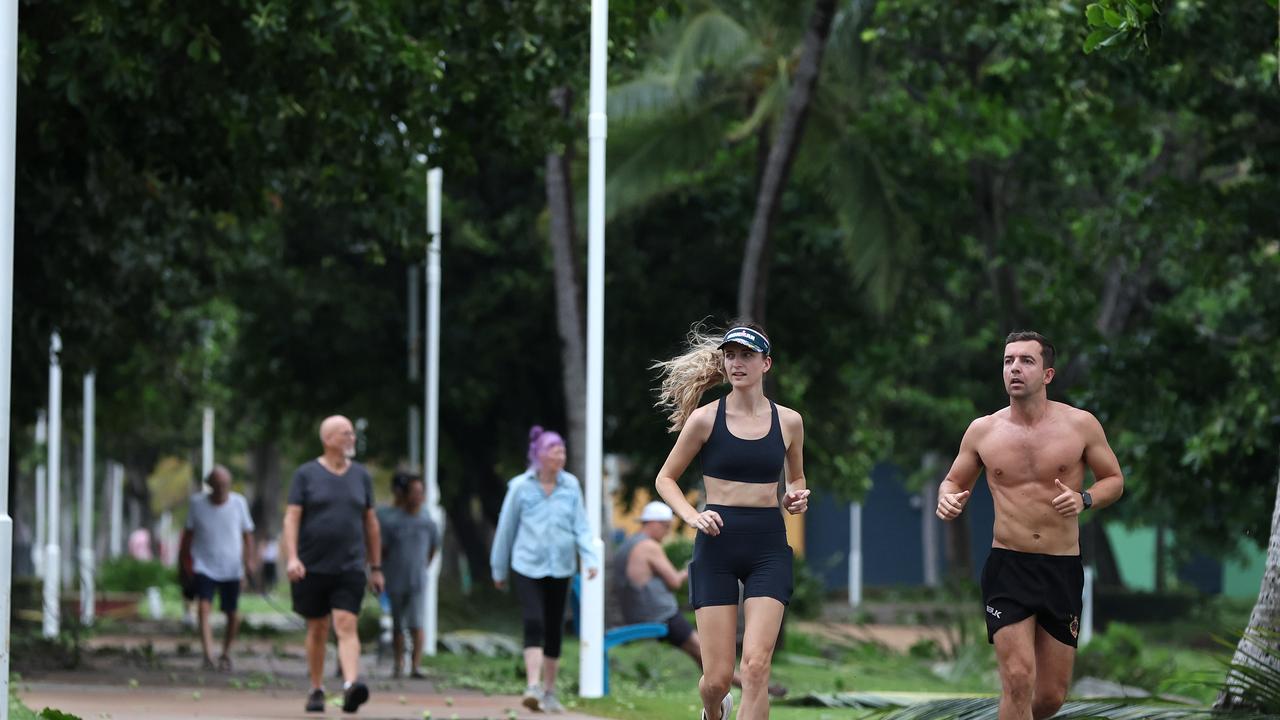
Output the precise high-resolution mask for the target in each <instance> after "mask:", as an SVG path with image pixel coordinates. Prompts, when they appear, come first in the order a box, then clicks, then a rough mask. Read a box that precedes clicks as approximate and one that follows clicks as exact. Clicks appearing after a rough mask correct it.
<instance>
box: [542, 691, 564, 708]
mask: <svg viewBox="0 0 1280 720" xmlns="http://www.w3.org/2000/svg"><path fill="white" fill-rule="evenodd" d="M542 712H545V713H562V712H564V705H561V704H560V700H559V699H558V698H556V694H555V693H553V692H549V693H546V694H544V695H543V696H542Z"/></svg>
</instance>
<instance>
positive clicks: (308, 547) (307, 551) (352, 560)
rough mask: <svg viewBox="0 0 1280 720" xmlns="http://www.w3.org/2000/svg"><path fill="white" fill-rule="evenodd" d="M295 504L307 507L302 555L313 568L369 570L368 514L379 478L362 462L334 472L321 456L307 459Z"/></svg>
mask: <svg viewBox="0 0 1280 720" xmlns="http://www.w3.org/2000/svg"><path fill="white" fill-rule="evenodd" d="M289 504H290V505H300V506H302V521H301V523H300V525H299V527H298V559H299V560H301V561H302V564H303V566H305V567H306V568H307V572H308V573H321V574H336V573H342V572H350V571H355V572H364V563H365V554H364V513H365V510H368V509H369V508H371V507H373V479H372V478H370V477H369V471H368V470H366V469H365V468H364V466H363V465H361V464H360V463H357V462H353V463H351V467H349V468H347V471H346V472H345V473H343V474H342V475H334V474H333V473H331V472H329V470H328V469H326V468H325V466H323V465H321V464H320V462H319V461H318V460H312V461H310V462H307V463H303V465H302V466H301V467H299V468H298V471H297V472H295V473H294V474H293V483H292V484H290V485H289Z"/></svg>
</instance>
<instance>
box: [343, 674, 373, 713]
mask: <svg viewBox="0 0 1280 720" xmlns="http://www.w3.org/2000/svg"><path fill="white" fill-rule="evenodd" d="M368 699H369V687H368V686H367V685H365V684H364V683H362V682H360V681H359V680H357V681H355V682H353V683H351V687H349V688H347V689H346V690H345V691H343V693H342V712H349V713H353V712H355V711H356V710H359V709H360V706H361V705H363V704H364V703H365V701H366V700H368Z"/></svg>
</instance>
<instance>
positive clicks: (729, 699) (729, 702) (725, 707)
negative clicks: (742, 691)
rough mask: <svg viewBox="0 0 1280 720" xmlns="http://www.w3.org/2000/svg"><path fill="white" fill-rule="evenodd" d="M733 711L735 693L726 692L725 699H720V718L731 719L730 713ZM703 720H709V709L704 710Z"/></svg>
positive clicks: (723, 719) (722, 719) (721, 719)
mask: <svg viewBox="0 0 1280 720" xmlns="http://www.w3.org/2000/svg"><path fill="white" fill-rule="evenodd" d="M732 712H733V693H725V696H724V699H723V700H721V701H720V720H729V714H730V713H732ZM702 720H707V711H706V710H705V709H704V710H703V711H702Z"/></svg>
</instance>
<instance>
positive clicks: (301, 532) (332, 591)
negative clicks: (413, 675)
mask: <svg viewBox="0 0 1280 720" xmlns="http://www.w3.org/2000/svg"><path fill="white" fill-rule="evenodd" d="M320 441H321V443H323V445H324V454H323V455H321V456H320V457H318V458H316V459H315V460H311V461H309V462H306V463H304V464H303V465H302V466H301V467H299V468H298V470H297V472H295V473H294V475H293V483H292V484H291V485H290V487H289V501H288V505H287V506H286V508H285V513H284V529H283V532H282V533H281V540H280V546H281V554H282V555H283V556H284V557H285V573H286V574H287V575H288V577H289V582H290V583H292V594H293V610H294V612H296V613H298V614H299V615H301V616H302V617H303V618H305V619H306V621H307V640H306V648H307V670H308V671H309V673H310V676H311V693H310V694H309V695H308V696H307V705H306V709H307V712H324V685H323V680H322V678H321V676H322V674H323V672H324V654H325V643H326V640H327V639H328V635H329V625H330V623H332V625H333V630H334V633H335V634H336V635H337V636H338V663H339V665H340V667H341V669H342V678H343V685H342V689H343V702H342V709H343V710H344V711H346V712H355V711H356V710H357V709H358V708H359V707H360V705H361V704H363V703H364V702H365V701H366V700H368V699H369V687H368V686H367V685H365V683H363V682H361V681H360V671H359V662H360V638H359V637H358V636H357V634H356V618H357V617H358V616H359V614H360V601H361V600H362V599H363V596H364V589H365V585H366V583H367V584H368V586H369V587H370V588H371V589H372V590H373V591H374V592H375V593H381V592H382V587H383V579H382V565H381V558H382V543H381V539H382V538H381V534H380V531H379V529H378V516H377V513H376V512H375V511H374V505H373V480H372V479H371V478H370V477H369V471H368V470H366V469H365V468H364V466H363V465H361V464H360V463H357V462H354V461H353V460H352V458H353V457H354V456H355V445H356V434H355V430H354V429H353V427H352V425H351V421H350V420H348V419H346V418H345V417H342V416H340V415H335V416H332V417H329V418H326V419H325V420H324V422H322V423H321V424H320ZM366 562H367V563H368V570H369V572H368V575H367V576H366V574H365V565H366Z"/></svg>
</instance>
